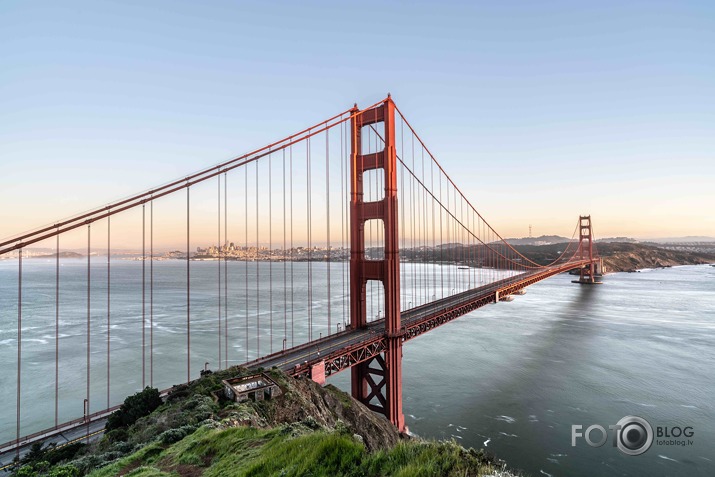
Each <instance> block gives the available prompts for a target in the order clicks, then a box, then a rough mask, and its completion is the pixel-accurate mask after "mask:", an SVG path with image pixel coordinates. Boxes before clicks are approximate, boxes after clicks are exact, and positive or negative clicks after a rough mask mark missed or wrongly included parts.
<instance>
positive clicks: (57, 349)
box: [55, 227, 109, 427]
mask: <svg viewBox="0 0 715 477" xmlns="http://www.w3.org/2000/svg"><path fill="white" fill-rule="evenodd" d="M58 232H59V227H58ZM56 239H57V244H56V246H55V249H56V250H57V256H56V257H55V427H57V425H58V424H59V402H60V360H59V358H60V234H59V233H57V237H56ZM107 407H109V406H107Z"/></svg>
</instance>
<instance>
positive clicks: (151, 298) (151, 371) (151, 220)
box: [149, 200, 154, 387]
mask: <svg viewBox="0 0 715 477" xmlns="http://www.w3.org/2000/svg"><path fill="white" fill-rule="evenodd" d="M149 386H151V387H154V200H152V201H151V202H149Z"/></svg>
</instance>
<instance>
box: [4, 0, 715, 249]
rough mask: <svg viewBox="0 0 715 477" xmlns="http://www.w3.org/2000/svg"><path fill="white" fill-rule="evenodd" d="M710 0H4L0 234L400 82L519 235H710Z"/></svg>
mask: <svg viewBox="0 0 715 477" xmlns="http://www.w3.org/2000/svg"><path fill="white" fill-rule="evenodd" d="M713 45H715V3H713V2H709V1H703V2H697V1H678V2H675V1H674V2H663V1H648V2H640V1H633V2H622V1H602V2H571V1H546V2H533V1H524V2H515V1H505V2H476V1H470V2H449V1H445V2H386V1H381V2H371V1H365V2H357V3H356V2H351V3H347V2H316V1H306V2H284V3H283V2H250V3H249V2H245V3H244V2H238V1H235V2H231V1H214V2H192V1H152V2H145V1H122V2H119V1H116V2H115V1H67V2H51V1H35V2H22V1H12V0H7V1H3V2H1V3H0V64H2V67H0V105H1V107H0V167H1V169H0V237H7V236H11V235H15V234H17V233H20V232H23V231H26V230H29V229H34V228H36V227H38V226H40V225H44V224H47V223H52V222H54V221H55V220H57V219H60V218H63V217H67V216H70V215H73V214H75V213H77V212H81V211H84V210H87V209H89V208H93V207H96V206H101V205H103V204H106V203H108V202H110V201H112V200H114V199H117V198H121V197H126V196H128V195H130V194H132V193H135V192H138V191H142V190H146V189H149V188H151V187H153V186H156V185H159V184H163V183H165V182H167V181H169V180H171V179H174V178H178V177H182V176H185V175H186V174H188V173H190V172H193V171H196V170H200V169H203V168H205V167H208V166H211V165H213V164H216V163H218V162H220V161H223V160H226V159H229V158H232V157H235V156H237V155H240V154H241V153H244V152H247V151H250V150H253V149H255V148H257V147H260V146H263V145H266V144H268V143H270V142H272V141H273V140H275V139H278V138H281V137H284V136H287V135H289V134H291V133H293V132H295V131H298V130H300V129H302V128H304V127H306V126H309V125H311V124H314V123H316V122H319V121H321V120H324V119H326V118H327V117H329V116H331V115H333V114H335V113H337V112H340V111H343V110H345V109H348V108H350V107H351V106H352V105H353V103H355V102H357V103H358V105H362V106H366V105H369V104H372V103H374V102H376V101H379V100H380V99H382V98H384V97H385V95H386V94H387V93H388V92H390V93H391V94H392V97H393V99H394V100H395V102H396V103H397V104H398V106H399V108H400V109H401V111H402V112H404V114H405V115H406V117H407V118H408V119H409V121H410V122H411V124H412V125H413V126H414V127H415V129H416V130H417V131H418V132H419V134H420V135H421V137H422V138H423V139H424V140H425V142H426V143H427V145H428V146H429V148H430V150H431V151H432V152H433V153H434V155H435V156H436V157H437V159H438V160H439V162H440V163H441V164H442V166H443V167H444V169H445V170H446V171H447V172H448V173H449V174H450V175H452V176H453V177H454V178H455V181H456V182H457V184H458V185H459V186H460V188H461V189H462V190H463V192H464V193H465V195H466V196H467V197H468V198H469V199H470V201H471V202H472V203H473V204H474V205H475V206H476V207H477V209H478V210H479V212H480V213H481V214H482V215H483V216H484V217H485V218H486V219H487V220H488V221H489V222H490V223H491V224H492V225H493V226H494V228H495V229H496V230H497V231H499V232H500V233H501V234H502V235H503V236H505V237H522V236H526V235H528V231H529V225H532V230H533V235H535V236H537V235H542V234H559V235H566V236H570V233H571V231H572V230H573V226H574V224H575V221H576V219H577V217H578V215H579V214H591V216H592V217H593V223H594V227H595V230H596V234H597V236H600V237H609V236H631V237H638V238H655V237H668V236H683V235H710V236H715V214H713V213H712V210H713V205H715V187H714V186H713V183H714V182H715V181H714V179H715V47H713Z"/></svg>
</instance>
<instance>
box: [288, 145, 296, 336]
mask: <svg viewBox="0 0 715 477" xmlns="http://www.w3.org/2000/svg"><path fill="white" fill-rule="evenodd" d="M288 177H289V182H290V346H291V348H292V347H293V346H295V316H294V311H295V301H294V298H295V294H294V293H295V289H294V287H293V145H292V144H291V145H290V167H289V174H288Z"/></svg>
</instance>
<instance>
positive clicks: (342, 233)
mask: <svg viewBox="0 0 715 477" xmlns="http://www.w3.org/2000/svg"><path fill="white" fill-rule="evenodd" d="M342 118H343V117H342V116H340V119H342ZM344 130H345V123H342V122H341V123H340V264H341V267H340V281H341V282H342V286H343V295H342V298H341V303H342V308H343V309H342V317H341V319H340V321H341V323H343V322H345V306H346V302H345V260H344V255H343V254H344V252H345V164H344V162H343V158H344V157H345V149H344V147H345V142H344V138H343V134H344ZM338 326H339V325H338Z"/></svg>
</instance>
